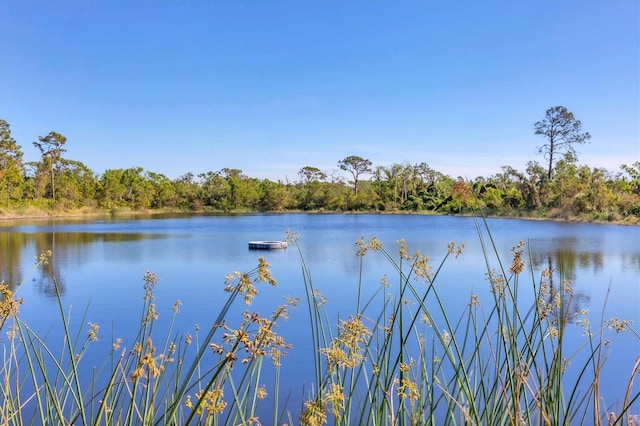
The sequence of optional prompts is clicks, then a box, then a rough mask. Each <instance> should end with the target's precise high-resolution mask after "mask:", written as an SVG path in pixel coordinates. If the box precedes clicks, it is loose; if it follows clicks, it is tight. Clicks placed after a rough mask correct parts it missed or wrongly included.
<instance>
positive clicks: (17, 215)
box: [0, 207, 640, 227]
mask: <svg viewBox="0 0 640 426" xmlns="http://www.w3.org/2000/svg"><path fill="white" fill-rule="evenodd" d="M180 214H183V215H239V214H384V215H398V216H400V215H420V216H459V217H473V216H476V215H474V214H473V213H460V214H449V213H437V212H430V211H424V212H420V211H417V212H409V211H400V210H399V211H382V212H380V211H350V212H334V211H324V210H314V211H302V210H287V211H277V212H276V211H274V212H258V211H245V210H242V211H227V212H225V211H184V210H176V209H162V210H155V209H145V210H130V209H116V210H114V209H111V210H95V209H78V210H74V211H49V210H44V209H37V208H34V207H28V208H26V209H25V210H24V211H16V210H5V209H0V227H1V226H2V223H6V222H9V221H13V220H16V221H23V220H24V221H28V220H36V221H37V220H49V219H83V218H87V219H92V218H100V217H105V218H116V217H140V216H157V215H180ZM478 217H486V218H491V219H520V220H533V221H548V222H565V223H589V224H594V225H619V226H640V218H631V219H629V218H628V219H629V220H612V221H604V220H591V219H588V218H580V217H570V218H562V217H544V216H502V215H492V214H489V215H485V216H478Z"/></svg>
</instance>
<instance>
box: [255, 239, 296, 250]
mask: <svg viewBox="0 0 640 426" xmlns="http://www.w3.org/2000/svg"><path fill="white" fill-rule="evenodd" d="M288 246H289V245H288V244H287V242H286V241H249V249H250V250H276V249H286V248H287V247H288Z"/></svg>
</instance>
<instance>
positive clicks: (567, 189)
mask: <svg viewBox="0 0 640 426" xmlns="http://www.w3.org/2000/svg"><path fill="white" fill-rule="evenodd" d="M535 129H536V134H539V135H542V136H544V137H545V141H546V143H545V144H544V145H542V146H541V147H540V148H539V149H540V152H542V153H544V154H545V159H546V160H547V161H548V163H547V165H546V166H544V165H542V164H540V163H538V162H537V161H530V162H528V163H527V165H526V168H525V170H523V171H520V170H517V169H515V168H513V167H511V166H504V167H503V168H502V173H499V174H496V175H494V176H488V177H477V178H476V179H474V180H462V179H460V178H458V179H454V178H452V177H451V176H447V175H445V174H443V173H441V172H438V171H436V170H434V169H432V168H431V167H429V165H428V164H427V163H425V162H420V163H416V164H411V163H408V162H405V163H402V164H399V163H394V164H391V165H388V166H384V165H377V166H375V167H373V165H372V163H371V161H370V160H368V159H366V158H363V157H360V156H357V155H351V156H347V157H345V158H344V159H342V160H340V161H339V162H338V167H339V169H340V170H341V171H343V172H346V175H347V176H343V175H340V174H331V175H328V174H327V173H326V172H325V171H323V170H321V169H319V168H317V167H315V166H312V165H307V166H304V167H302V168H301V169H300V170H299V172H298V176H299V177H300V180H299V181H298V182H295V183H289V182H281V181H278V182H273V181H269V180H266V179H256V178H252V177H250V176H247V175H246V174H244V173H243V172H242V170H240V169H235V168H226V167H225V168H223V169H221V170H219V171H208V172H205V173H200V174H198V175H197V176H195V175H194V174H193V173H186V174H185V175H183V176H181V177H178V178H177V179H174V180H171V179H170V178H168V177H167V176H165V175H162V174H159V173H155V172H152V171H146V170H144V169H143V168H141V167H132V168H128V169H111V170H106V171H105V172H104V173H102V174H101V175H96V174H95V173H93V172H92V171H91V170H90V169H89V168H88V167H87V166H85V165H84V164H83V163H81V162H79V161H75V160H70V159H66V158H63V157H62V155H63V154H64V153H65V148H64V146H65V143H66V138H65V137H64V136H62V135H61V134H59V133H56V132H51V133H49V134H48V135H47V136H44V137H40V138H39V141H38V142H34V143H33V144H34V146H36V147H37V148H38V149H39V150H40V151H41V154H42V159H41V161H38V162H33V163H27V164H23V163H22V151H21V150H20V146H19V145H18V144H17V143H16V141H15V140H13V138H12V137H11V133H10V129H9V124H8V123H7V122H5V121H4V120H0V166H2V167H0V203H1V204H0V205H6V206H9V207H15V208H25V207H27V206H33V207H37V208H44V209H47V210H73V209H80V208H85V207H89V208H94V207H96V208H99V209H107V210H111V209H114V211H117V210H119V209H124V210H145V209H179V210H187V211H223V212H230V211H243V212H246V211H264V212H268V211H287V210H303V211H340V212H341V211H384V212H397V211H409V212H433V213H444V214H449V213H451V214H468V213H472V212H475V211H477V210H480V211H484V212H486V213H487V214H494V215H505V216H539V217H561V218H566V219H583V220H606V221H611V220H616V221H625V222H629V223H638V222H639V221H640V162H635V163H633V164H632V165H630V166H629V165H622V166H621V170H622V172H621V173H618V174H615V175H614V174H612V173H610V172H609V171H607V170H605V169H591V168H589V167H588V166H585V165H580V164H578V162H577V157H576V152H575V148H574V146H575V145H576V144H580V143H585V142H586V141H588V139H589V138H590V136H589V134H588V133H583V132H582V131H581V123H580V122H579V121H578V120H576V119H575V117H573V115H572V114H571V113H570V112H568V111H566V109H565V108H563V107H554V108H550V109H549V110H547V114H546V117H545V119H544V120H542V121H540V122H538V123H536V125H535ZM551 172H553V173H551ZM367 174H370V175H371V176H370V179H368V180H363V179H362V176H363V175H367ZM347 179H349V180H348V181H347ZM47 200H48V201H47Z"/></svg>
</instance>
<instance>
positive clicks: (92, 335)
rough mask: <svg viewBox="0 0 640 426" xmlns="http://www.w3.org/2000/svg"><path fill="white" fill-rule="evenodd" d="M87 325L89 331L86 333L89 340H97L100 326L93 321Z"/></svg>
mask: <svg viewBox="0 0 640 426" xmlns="http://www.w3.org/2000/svg"><path fill="white" fill-rule="evenodd" d="M88 325H89V331H88V332H87V334H88V335H89V340H90V341H92V342H96V341H97V340H98V330H99V329H100V326H99V325H98V324H96V323H93V322H90V323H89V324H88Z"/></svg>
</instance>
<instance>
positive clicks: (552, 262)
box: [531, 249, 602, 323]
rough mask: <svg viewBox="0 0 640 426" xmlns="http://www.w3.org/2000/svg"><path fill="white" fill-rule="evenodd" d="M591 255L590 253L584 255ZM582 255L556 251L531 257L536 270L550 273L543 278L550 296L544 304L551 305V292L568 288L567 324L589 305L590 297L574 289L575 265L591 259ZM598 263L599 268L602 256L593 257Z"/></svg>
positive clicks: (580, 290) (589, 262) (582, 291)
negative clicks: (569, 293)
mask: <svg viewBox="0 0 640 426" xmlns="http://www.w3.org/2000/svg"><path fill="white" fill-rule="evenodd" d="M586 254H587V255H591V254H590V253H586ZM582 255H583V253H581V254H580V255H577V254H576V252H575V251H568V250H562V249H560V250H556V251H554V252H553V253H546V254H541V253H538V254H537V256H535V255H533V254H532V256H531V260H532V262H533V267H534V268H535V269H536V270H547V271H551V273H550V274H548V275H547V276H546V278H545V280H546V282H547V283H548V285H549V290H551V291H550V294H549V295H548V296H547V298H546V300H545V302H546V303H550V304H553V302H554V301H553V292H554V291H558V292H560V291H562V290H563V289H566V288H569V289H570V292H571V297H570V299H571V304H570V305H569V312H567V314H568V318H567V320H568V322H570V323H572V322H573V321H574V318H575V317H576V316H577V314H579V313H580V312H581V311H582V310H583V309H585V307H586V306H589V304H590V303H591V296H589V295H588V294H587V293H585V292H584V290H583V289H581V288H580V287H578V288H576V286H575V284H576V283H575V278H576V264H577V262H578V260H580V263H581V266H582V265H583V262H584V261H585V259H591V256H588V257H585V256H582ZM594 257H595V258H596V259H597V260H598V262H599V265H600V266H599V267H602V254H601V253H599V256H594ZM586 261H587V262H588V264H589V265H590V264H591V260H586Z"/></svg>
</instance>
